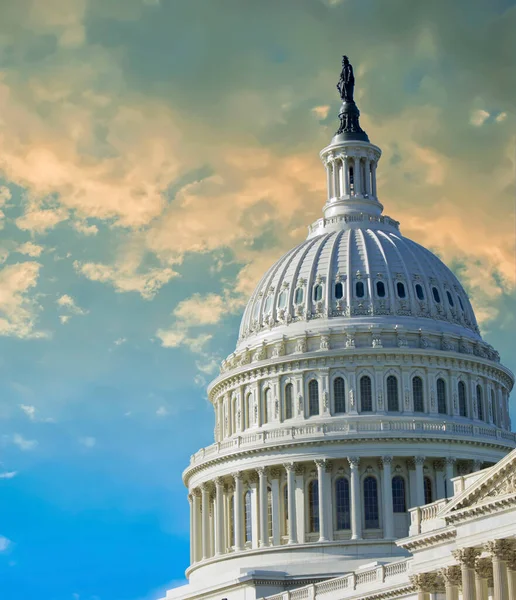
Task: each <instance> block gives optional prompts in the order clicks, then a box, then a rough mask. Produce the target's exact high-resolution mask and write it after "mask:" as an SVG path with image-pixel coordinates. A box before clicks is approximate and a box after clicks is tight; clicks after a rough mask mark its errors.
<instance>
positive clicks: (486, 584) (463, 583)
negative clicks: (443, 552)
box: [411, 538, 516, 600]
mask: <svg viewBox="0 0 516 600" xmlns="http://www.w3.org/2000/svg"><path fill="white" fill-rule="evenodd" d="M453 556H454V558H455V560H456V561H457V562H458V563H459V564H458V565H455V566H450V567H446V568H442V569H439V570H438V571H433V572H429V573H419V574H418V575H414V576H413V577H412V578H411V581H412V583H413V584H414V585H415V586H416V589H417V591H418V600H430V598H431V596H430V595H431V594H438V593H443V592H444V593H445V594H446V600H459V593H460V594H461V597H462V599H463V600H489V599H491V598H492V600H516V540H515V539H513V538H511V539H499V540H493V541H489V542H487V543H486V544H483V545H481V546H475V547H469V548H462V549H460V550H456V551H454V552H453Z"/></svg>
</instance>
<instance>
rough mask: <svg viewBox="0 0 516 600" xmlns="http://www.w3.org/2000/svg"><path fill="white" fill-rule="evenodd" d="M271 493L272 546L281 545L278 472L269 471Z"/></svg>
mask: <svg viewBox="0 0 516 600" xmlns="http://www.w3.org/2000/svg"><path fill="white" fill-rule="evenodd" d="M270 475H271V493H272V545H273V546H279V545H280V544H281V528H280V524H281V517H280V470H279V469H278V468H273V469H271V473H270Z"/></svg>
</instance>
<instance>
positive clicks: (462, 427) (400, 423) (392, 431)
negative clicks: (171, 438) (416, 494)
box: [190, 418, 516, 468]
mask: <svg viewBox="0 0 516 600" xmlns="http://www.w3.org/2000/svg"><path fill="white" fill-rule="evenodd" d="M379 433H381V434H382V437H396V436H397V435H399V434H400V433H407V434H417V435H422V436H428V437H430V438H434V437H436V436H443V437H447V436H450V435H452V436H459V437H470V438H475V439H478V438H486V439H492V440H495V439H497V440H500V442H501V443H504V442H513V443H515V442H516V434H515V433H512V432H510V431H502V430H501V429H498V428H496V427H485V426H479V425H474V424H469V423H453V422H451V423H450V422H438V421H422V420H416V419H406V420H403V419H399V418H398V419H397V420H374V421H370V420H369V419H367V420H356V421H355V420H346V421H345V422H343V423H319V424H315V423H314V424H309V425H300V426H298V427H297V426H293V427H277V428H274V429H270V430H261V431H254V432H252V431H251V432H248V433H242V434H240V435H236V436H233V437H231V438H228V439H227V440H223V441H222V442H217V443H215V444H212V445H211V446H207V447H206V448H201V450H199V451H198V452H196V453H195V454H193V455H192V456H191V458H190V468H191V467H193V466H195V465H199V464H201V463H203V462H204V461H206V460H209V459H212V458H215V457H220V456H224V455H226V454H227V455H229V454H233V453H237V452H239V451H241V450H248V449H254V448H259V447H263V445H264V444H278V443H279V444H281V443H282V442H284V443H292V440H296V441H309V440H314V441H316V440H318V439H326V438H327V439H335V438H339V437H343V436H350V437H353V436H355V435H360V437H361V438H364V437H366V436H368V435H370V436H371V437H374V436H377V435H378V434H379Z"/></svg>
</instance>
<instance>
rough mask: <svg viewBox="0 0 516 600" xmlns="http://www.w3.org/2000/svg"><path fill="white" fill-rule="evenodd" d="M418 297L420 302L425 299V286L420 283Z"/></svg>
mask: <svg viewBox="0 0 516 600" xmlns="http://www.w3.org/2000/svg"><path fill="white" fill-rule="evenodd" d="M416 296H417V299H418V300H424V299H425V292H424V291H423V286H422V285H421V284H420V283H417V284H416Z"/></svg>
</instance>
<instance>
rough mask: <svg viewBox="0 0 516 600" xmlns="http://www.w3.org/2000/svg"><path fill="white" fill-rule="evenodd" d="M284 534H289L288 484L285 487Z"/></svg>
mask: <svg viewBox="0 0 516 600" xmlns="http://www.w3.org/2000/svg"><path fill="white" fill-rule="evenodd" d="M283 535H288V485H285V486H284V487H283Z"/></svg>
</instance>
